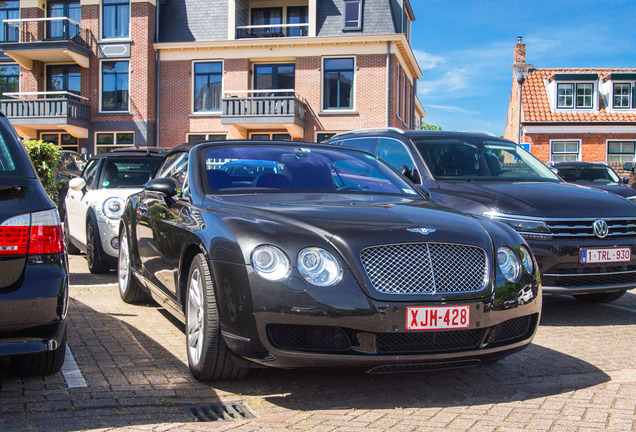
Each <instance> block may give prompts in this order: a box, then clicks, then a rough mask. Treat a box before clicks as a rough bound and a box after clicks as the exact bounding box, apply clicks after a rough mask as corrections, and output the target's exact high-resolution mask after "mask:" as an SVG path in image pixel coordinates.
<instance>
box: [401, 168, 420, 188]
mask: <svg viewBox="0 0 636 432" xmlns="http://www.w3.org/2000/svg"><path fill="white" fill-rule="evenodd" d="M398 172H399V173H400V174H402V175H403V176H404V177H406V178H407V179H409V180H411V181H412V182H413V183H415V184H419V183H420V176H419V175H418V173H417V169H415V168H413V170H410V169H409V168H408V167H407V166H406V165H400V167H399V168H398Z"/></svg>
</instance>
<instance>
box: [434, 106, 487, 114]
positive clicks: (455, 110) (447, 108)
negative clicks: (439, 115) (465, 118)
mask: <svg viewBox="0 0 636 432" xmlns="http://www.w3.org/2000/svg"><path fill="white" fill-rule="evenodd" d="M424 108H434V109H438V110H441V111H446V112H450V113H458V114H467V115H477V114H479V111H471V110H467V109H464V108H460V107H456V106H450V105H426V106H425V107H424Z"/></svg>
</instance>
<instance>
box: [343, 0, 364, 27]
mask: <svg viewBox="0 0 636 432" xmlns="http://www.w3.org/2000/svg"><path fill="white" fill-rule="evenodd" d="M344 28H345V30H360V29H361V28H362V0H345V13H344Z"/></svg>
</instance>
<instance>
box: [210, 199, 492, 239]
mask: <svg viewBox="0 0 636 432" xmlns="http://www.w3.org/2000/svg"><path fill="white" fill-rule="evenodd" d="M211 199H212V200H213V201H217V200H218V201H223V204H224V205H223V207H224V208H225V209H226V210H228V209H229V210H230V211H231V212H232V213H234V214H236V213H243V212H246V211H247V212H249V213H244V214H245V215H246V216H248V217H250V218H257V219H266V220H269V221H272V222H275V223H279V224H283V225H288V226H293V227H295V228H298V229H302V230H305V231H310V232H312V233H314V234H316V235H318V236H320V237H322V238H324V239H325V240H326V241H329V242H332V243H346V244H348V246H349V247H352V248H353V249H362V248H364V247H367V246H371V245H378V244H386V243H406V242H452V243H464V244H474V245H479V246H481V247H483V248H485V249H486V250H489V249H490V247H491V239H490V236H489V234H488V233H487V231H486V229H485V228H484V226H482V224H481V223H480V222H479V221H478V220H477V219H475V218H474V217H472V216H467V215H465V214H462V213H459V212H456V211H453V210H450V209H447V208H445V207H442V206H440V205H438V204H435V203H432V202H430V201H426V200H422V199H411V198H400V197H394V196H378V195H373V196H365V195H362V194H346V195H343V194H284V193H282V194H278V193H273V194H258V195H229V196H228V195H226V196H216V197H214V198H211ZM232 208H234V211H232V210H231V209H232ZM420 228H424V229H425V230H419V229H420ZM409 230H410V231H409ZM426 231H428V233H426ZM281 234H282V235H284V233H281Z"/></svg>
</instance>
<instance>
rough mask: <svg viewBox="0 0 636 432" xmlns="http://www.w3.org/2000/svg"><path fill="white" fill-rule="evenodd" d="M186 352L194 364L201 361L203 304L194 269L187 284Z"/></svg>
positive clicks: (198, 281) (199, 277) (197, 277)
mask: <svg viewBox="0 0 636 432" xmlns="http://www.w3.org/2000/svg"><path fill="white" fill-rule="evenodd" d="M186 309H187V323H188V329H187V331H188V351H189V353H190V358H191V359H192V361H193V362H194V363H195V364H199V362H200V361H201V351H202V350H203V334H204V313H205V312H204V304H203V291H202V284H201V273H200V272H199V269H195V270H194V271H193V272H192V276H191V277H190V283H189V284H188V303H187V308H186Z"/></svg>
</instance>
